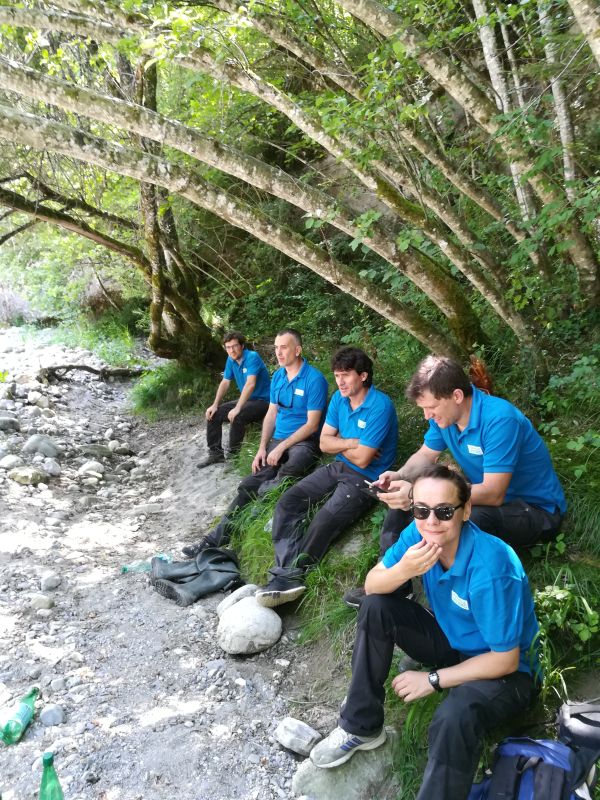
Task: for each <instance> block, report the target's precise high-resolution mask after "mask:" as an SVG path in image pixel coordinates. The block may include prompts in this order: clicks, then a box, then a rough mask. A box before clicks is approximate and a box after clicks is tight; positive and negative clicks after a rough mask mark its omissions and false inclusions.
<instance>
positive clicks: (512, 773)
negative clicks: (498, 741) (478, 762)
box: [487, 756, 524, 800]
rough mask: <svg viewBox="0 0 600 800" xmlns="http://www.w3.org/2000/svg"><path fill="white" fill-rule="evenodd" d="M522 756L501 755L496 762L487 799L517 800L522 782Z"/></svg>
mask: <svg viewBox="0 0 600 800" xmlns="http://www.w3.org/2000/svg"><path fill="white" fill-rule="evenodd" d="M523 760H524V759H523V757H522V756H501V757H500V758H499V759H498V760H497V761H496V763H495V764H494V769H493V771H492V776H491V778H490V784H489V788H488V793H487V800H516V798H517V797H518V790H519V784H520V783H521V773H522V766H521V765H522V764H523Z"/></svg>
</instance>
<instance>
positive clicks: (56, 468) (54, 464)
mask: <svg viewBox="0 0 600 800" xmlns="http://www.w3.org/2000/svg"><path fill="white" fill-rule="evenodd" d="M42 469H43V470H44V472H46V473H48V475H52V477H53V478H58V476H59V475H60V473H61V472H62V470H61V468H60V464H59V463H58V461H56V460H55V459H53V458H45V459H44V461H43V462H42Z"/></svg>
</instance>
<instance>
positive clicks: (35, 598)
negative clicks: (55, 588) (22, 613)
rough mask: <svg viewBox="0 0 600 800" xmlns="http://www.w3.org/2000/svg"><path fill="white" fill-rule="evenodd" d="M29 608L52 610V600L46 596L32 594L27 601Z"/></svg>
mask: <svg viewBox="0 0 600 800" xmlns="http://www.w3.org/2000/svg"><path fill="white" fill-rule="evenodd" d="M29 606H30V608H54V600H53V598H52V597H49V596H48V595H47V594H34V595H32V596H31V597H30V599H29Z"/></svg>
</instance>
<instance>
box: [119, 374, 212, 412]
mask: <svg viewBox="0 0 600 800" xmlns="http://www.w3.org/2000/svg"><path fill="white" fill-rule="evenodd" d="M214 393H215V378H214V376H213V375H210V374H209V373H208V372H207V371H206V370H202V369H200V368H192V367H183V366H181V365H180V364H178V363H177V362H171V363H169V364H166V365H165V366H161V367H157V368H156V369H154V370H152V372H148V373H146V374H145V375H143V376H142V377H141V378H140V379H139V380H138V381H137V382H136V384H135V386H134V387H133V389H132V390H131V400H132V403H133V410H134V412H135V413H136V414H142V415H144V416H145V417H147V418H150V419H156V418H158V417H166V416H169V415H173V414H181V413H182V412H190V411H195V412H197V413H204V409H205V408H206V407H207V406H209V405H210V403H211V402H212V400H213V398H214Z"/></svg>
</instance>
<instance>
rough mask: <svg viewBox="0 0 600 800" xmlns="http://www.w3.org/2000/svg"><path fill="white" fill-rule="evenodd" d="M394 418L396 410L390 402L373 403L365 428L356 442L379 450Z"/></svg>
mask: <svg viewBox="0 0 600 800" xmlns="http://www.w3.org/2000/svg"><path fill="white" fill-rule="evenodd" d="M395 418H396V409H395V408H394V406H393V405H392V402H391V400H387V399H386V400H384V402H383V403H381V404H380V403H374V404H373V407H372V408H370V409H369V414H368V417H367V420H366V421H367V426H366V428H365V429H364V431H363V432H362V433H361V435H360V437H359V439H358V442H359V444H362V445H364V446H365V447H374V448H376V449H378V448H380V447H381V445H382V444H383V443H384V441H385V439H386V438H387V436H388V435H389V433H390V429H391V427H392V425H393V424H394V420H395Z"/></svg>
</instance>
